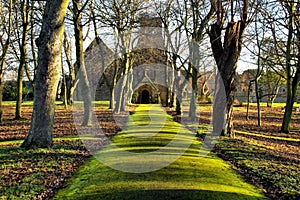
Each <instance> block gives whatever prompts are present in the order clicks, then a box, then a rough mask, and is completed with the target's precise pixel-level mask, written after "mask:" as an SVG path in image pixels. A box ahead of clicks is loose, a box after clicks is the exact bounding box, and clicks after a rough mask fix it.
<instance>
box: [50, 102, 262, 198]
mask: <svg viewBox="0 0 300 200" xmlns="http://www.w3.org/2000/svg"><path fill="white" fill-rule="evenodd" d="M147 109H150V108H149V107H148V106H145V105H144V106H140V107H139V108H137V109H136V112H135V113H134V115H133V116H132V117H131V119H130V120H129V124H128V129H127V130H125V131H123V132H120V133H119V134H117V135H116V136H115V137H114V138H113V142H114V144H115V145H118V146H119V147H120V148H121V149H122V150H126V151H133V152H139V153H144V152H151V151H154V150H157V149H160V148H161V147H163V146H164V147H165V146H167V145H168V144H170V141H172V140H173V139H174V137H176V135H177V132H178V130H179V128H180V124H178V123H175V122H173V121H172V120H171V117H170V116H168V115H166V114H165V113H164V112H161V111H160V108H159V107H155V108H153V107H152V108H151V109H154V110H152V112H147V111H146V110H147ZM142 113H143V114H142ZM151 113H152V114H151ZM158 113H159V114H158ZM153 115H156V116H157V115H158V116H159V117H160V118H161V119H165V120H161V123H160V124H159V123H158V121H155V123H158V124H156V125H157V126H159V127H160V129H159V131H158V129H157V130H155V128H153V127H152V128H149V127H148V129H147V128H144V127H143V126H137V125H136V124H135V123H139V122H140V121H142V119H143V120H146V119H148V120H150V119H153V118H155V117H154V116H153ZM144 123H148V124H151V123H152V122H151V121H146V122H144ZM139 128H141V129H140V130H136V129H139ZM180 130H183V129H180ZM151 131H152V132H155V131H156V132H157V134H154V135H151V134H152V133H151ZM184 132H185V133H184V134H181V137H180V141H181V140H182V141H186V140H192V144H191V145H190V146H189V148H188V149H187V150H186V151H185V152H184V153H183V154H182V155H181V156H180V157H179V159H177V160H176V161H175V162H173V163H172V164H170V165H168V166H166V167H164V168H162V169H159V170H157V171H152V172H147V173H127V172H122V171H118V170H115V169H112V168H110V167H108V166H106V165H105V164H103V163H102V162H100V161H99V160H97V159H96V158H95V157H92V158H90V159H88V161H87V162H86V163H85V164H84V165H82V166H81V168H80V170H79V171H78V172H77V173H76V174H75V176H74V177H73V178H71V179H70V180H69V181H68V182H67V184H66V185H65V188H63V189H61V190H59V191H58V193H57V194H56V196H55V197H54V199H264V198H265V197H264V196H263V195H262V194H261V193H260V192H259V191H258V190H257V189H256V188H254V187H253V186H252V185H249V184H247V183H245V182H244V181H243V180H242V179H241V177H240V176H239V175H237V174H236V173H235V172H234V171H233V170H232V169H231V168H230V166H229V165H228V164H227V163H225V162H224V161H223V160H221V159H220V158H218V157H217V156H216V155H215V154H213V153H210V154H208V155H207V156H206V157H200V156H199V154H200V153H201V151H202V150H201V145H202V143H201V142H200V141H199V140H197V139H196V137H194V134H193V133H190V132H189V131H188V130H184ZM134 134H144V135H147V134H149V135H151V137H135V135H134ZM111 145H112V144H110V145H108V146H106V147H105V148H104V149H102V150H100V151H99V152H98V153H101V152H102V153H103V151H104V152H105V151H108V150H110V148H111V147H110V146H111ZM178 152H180V151H174V152H170V153H173V154H176V153H178ZM112 155H114V156H116V160H117V161H118V160H119V162H121V161H120V160H121V157H122V156H121V154H118V153H116V154H112ZM127 161H128V160H127ZM131 162H132V164H133V165H134V163H137V162H139V161H138V160H131ZM153 162H159V160H154V161H153ZM120 164H121V163H120ZM144 164H145V166H147V162H145V163H144ZM148 164H149V163H148Z"/></svg>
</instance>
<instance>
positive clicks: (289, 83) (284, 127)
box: [281, 3, 300, 133]
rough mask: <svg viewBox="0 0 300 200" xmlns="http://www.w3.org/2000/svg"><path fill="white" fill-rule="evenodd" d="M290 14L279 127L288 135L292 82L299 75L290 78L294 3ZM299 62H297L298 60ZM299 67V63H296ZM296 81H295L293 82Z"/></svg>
mask: <svg viewBox="0 0 300 200" xmlns="http://www.w3.org/2000/svg"><path fill="white" fill-rule="evenodd" d="M290 10H291V13H290V16H289V23H288V38H287V44H286V57H285V60H286V61H285V62H286V75H287V78H286V83H287V84H286V87H287V88H286V92H287V95H286V106H285V111H284V117H283V121H282V125H281V132H284V133H289V132H290V123H291V119H292V113H293V104H294V95H295V93H296V92H294V91H293V90H294V89H295V88H294V87H293V82H294V80H295V79H297V75H298V74H299V72H298V71H299V70H300V69H298V70H297V73H296V75H295V78H294V80H293V77H292V66H291V65H292V55H291V54H292V45H293V44H292V43H293V32H294V27H293V24H294V13H293V11H294V3H291V8H290ZM298 62H299V60H298ZM298 65H299V63H298ZM295 81H296V80H295ZM296 82H297V81H296ZM296 91H297V86H296Z"/></svg>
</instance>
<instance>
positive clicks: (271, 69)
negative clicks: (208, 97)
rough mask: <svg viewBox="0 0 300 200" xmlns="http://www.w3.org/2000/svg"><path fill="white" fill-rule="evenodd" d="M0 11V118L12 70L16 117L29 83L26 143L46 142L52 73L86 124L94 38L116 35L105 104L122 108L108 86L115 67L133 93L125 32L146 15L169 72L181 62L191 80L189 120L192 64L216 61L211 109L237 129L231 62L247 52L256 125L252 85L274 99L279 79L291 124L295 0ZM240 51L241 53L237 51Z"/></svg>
mask: <svg viewBox="0 0 300 200" xmlns="http://www.w3.org/2000/svg"><path fill="white" fill-rule="evenodd" d="M0 11H1V13H0V22H1V23H0V26H1V29H0V45H1V48H0V122H1V121H2V90H3V87H4V82H5V80H4V79H5V74H10V73H12V72H13V71H14V72H15V73H16V81H17V91H16V94H17V99H16V112H15V118H16V119H21V118H22V101H23V99H22V91H23V81H24V79H26V80H28V81H29V82H30V84H31V85H32V88H34V105H33V114H32V119H31V128H30V131H29V134H28V137H27V138H26V140H25V142H24V143H23V146H24V147H32V146H34V147H51V146H52V128H53V123H54V109H55V98H56V94H57V88H58V83H59V80H60V79H61V77H63V79H65V78H66V76H65V75H66V74H67V75H68V78H69V84H68V85H67V86H66V85H65V94H64V95H63V96H64V97H65V99H64V103H65V104H66V106H67V104H69V105H71V104H72V102H73V100H72V95H73V92H74V90H75V88H76V87H77V86H79V87H80V88H81V89H82V90H83V91H81V92H84V94H86V95H85V97H86V98H85V99H84V118H83V122H82V125H83V126H88V125H90V124H91V111H92V104H91V101H92V97H91V92H90V91H89V90H90V83H89V77H88V73H87V71H86V68H85V55H84V44H85V42H87V43H88V42H89V41H90V40H93V39H94V38H97V39H99V38H105V37H111V36H115V38H118V39H117V40H116V41H114V44H113V46H114V47H113V48H112V49H113V50H114V51H115V52H116V54H115V55H114V56H115V58H116V59H115V60H118V62H116V65H115V70H114V76H113V79H114V80H109V81H108V82H109V83H111V85H110V86H109V87H110V95H111V104H110V108H111V109H114V110H115V112H122V111H124V105H125V102H124V100H123V98H120V99H119V98H114V91H113V90H114V86H115V84H116V82H117V75H118V74H121V76H123V77H124V78H123V79H122V84H121V85H122V87H121V91H120V93H121V96H122V95H123V96H124V95H126V93H131V92H132V91H131V85H130V84H131V82H132V77H130V76H127V74H130V73H129V72H130V71H131V70H132V66H131V64H132V62H133V61H132V60H131V59H132V57H131V56H130V52H131V50H132V48H133V43H134V42H133V41H134V38H132V36H131V35H129V34H127V33H128V32H130V31H131V30H132V29H134V28H137V26H138V20H139V18H140V17H141V16H143V15H150V16H153V17H159V18H160V19H161V21H162V24H163V28H164V29H165V33H164V38H165V44H164V45H165V46H166V49H167V51H166V54H167V57H168V63H170V65H171V68H172V69H173V70H174V72H175V71H178V70H184V71H185V76H186V79H189V80H191V85H192V89H193V91H194V92H193V93H192V97H191V100H190V109H189V111H190V112H189V114H190V116H189V117H190V118H191V119H193V118H195V117H196V102H197V101H196V99H197V96H198V95H200V94H197V92H196V91H198V88H197V87H198V85H197V81H198V79H199V78H201V76H199V73H198V72H199V71H203V67H204V66H206V65H207V63H210V64H211V65H214V66H216V68H217V76H216V77H217V78H216V89H215V95H214V97H215V99H214V110H217V111H218V112H216V113H218V115H215V116H213V117H214V120H213V121H214V122H215V123H214V132H220V131H221V132H222V134H223V135H227V136H233V135H234V125H233V103H234V99H235V98H234V97H235V91H236V78H237V67H238V65H239V62H238V61H239V60H244V61H245V60H246V61H247V62H249V64H251V65H252V66H255V67H256V68H255V69H254V70H253V72H254V73H253V75H252V78H251V80H250V82H249V88H250V86H251V84H254V86H255V92H256V101H257V106H258V125H260V124H261V121H260V116H261V114H260V112H259V106H260V105H259V102H260V100H261V93H260V92H259V88H260V87H259V84H262V83H265V84H266V85H267V84H269V83H275V84H269V85H268V86H267V87H268V97H269V98H270V99H269V100H268V102H269V103H268V105H269V106H271V104H272V102H273V101H274V98H275V97H276V94H277V91H278V87H277V88H276V87H275V86H276V85H277V86H278V85H279V83H280V84H285V85H286V92H287V97H286V107H285V112H284V118H283V121H282V126H281V131H282V132H286V133H288V132H289V131H290V123H291V118H292V112H293V105H294V102H295V101H296V100H297V89H298V87H299V81H300V54H299V48H300V27H299V25H300V24H299V23H300V22H299V17H300V2H299V0H271V1H268V0H260V1H259V0H226V1H224V0H184V1H181V0H162V1H151V0H149V1H140V0H133V1H126V0H109V1H102V0H70V1H69V0H52V1H32V0H15V1H12V0H10V1H1V3H0ZM109 34H110V35H109ZM182 38H185V39H184V40H183V39H182ZM97 41H98V40H97ZM98 42H100V41H98ZM184 48H186V49H188V53H187V54H188V56H186V57H180V56H179V55H180V54H181V53H182V52H181V51H182V49H184ZM246 51H247V52H248V55H247V56H245V55H244V54H243V52H246ZM245 57H251V59H250V58H249V59H248V58H245ZM212 61H213V62H214V63H213V62H212ZM212 63H213V64H212ZM117 65H118V66H117ZM211 69H213V67H211ZM77 72H80V73H78V74H80V77H78V76H76V74H77ZM172 76H174V79H173V81H174V82H173V83H172V85H173V87H176V88H177V89H178V91H183V90H184V88H185V87H186V85H185V84H181V85H180V84H179V82H178V81H176V77H175V73H174V74H173V75H172ZM25 77H26V78H25ZM201 91H202V90H201ZM203 91H204V89H203ZM224 91H225V93H224ZM180 95H181V94H180V92H179V93H178V94H177V99H173V100H172V102H173V101H174V103H175V106H176V111H177V113H178V114H180V113H181V105H180V101H179V100H180V98H181V96H180ZM224 95H225V96H224ZM170 98H172V97H170ZM124 99H126V98H124ZM178 99H179V100H178ZM114 102H115V103H114ZM224 102H226V103H224ZM172 104H173V103H172ZM172 106H173V105H172ZM220 113H222V115H221V116H220V115H219V114H220ZM216 118H217V119H218V120H216Z"/></svg>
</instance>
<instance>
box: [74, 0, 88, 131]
mask: <svg viewBox="0 0 300 200" xmlns="http://www.w3.org/2000/svg"><path fill="white" fill-rule="evenodd" d="M80 6H81V0H73V16H74V17H73V22H74V29H75V30H74V32H75V46H76V63H77V69H79V77H78V79H79V83H78V84H79V90H81V91H80V93H81V97H84V98H83V102H84V115H83V122H82V126H89V125H91V124H92V96H91V88H90V83H89V79H88V75H87V71H86V68H85V64H84V52H83V34H82V24H81V10H82V8H80Z"/></svg>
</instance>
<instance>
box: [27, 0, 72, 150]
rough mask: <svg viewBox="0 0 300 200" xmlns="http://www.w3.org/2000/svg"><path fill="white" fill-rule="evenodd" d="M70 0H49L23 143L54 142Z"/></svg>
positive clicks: (39, 143) (32, 145) (34, 145)
mask: <svg viewBox="0 0 300 200" xmlns="http://www.w3.org/2000/svg"><path fill="white" fill-rule="evenodd" d="M68 3H69V0H52V1H47V2H46V6H45V13H44V16H43V25H42V29H41V33H40V36H39V39H38V40H37V44H38V48H39V52H38V69H37V76H36V81H35V88H34V103H33V113H32V119H31V126H30V130H29V134H28V136H27V137H26V139H25V141H24V142H23V144H22V147H45V148H49V147H51V146H52V144H53V141H52V130H53V123H54V111H55V98H56V91H57V86H58V81H59V76H60V71H61V67H60V65H61V50H62V49H61V47H62V36H63V32H64V18H65V15H66V11H67V6H68Z"/></svg>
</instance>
